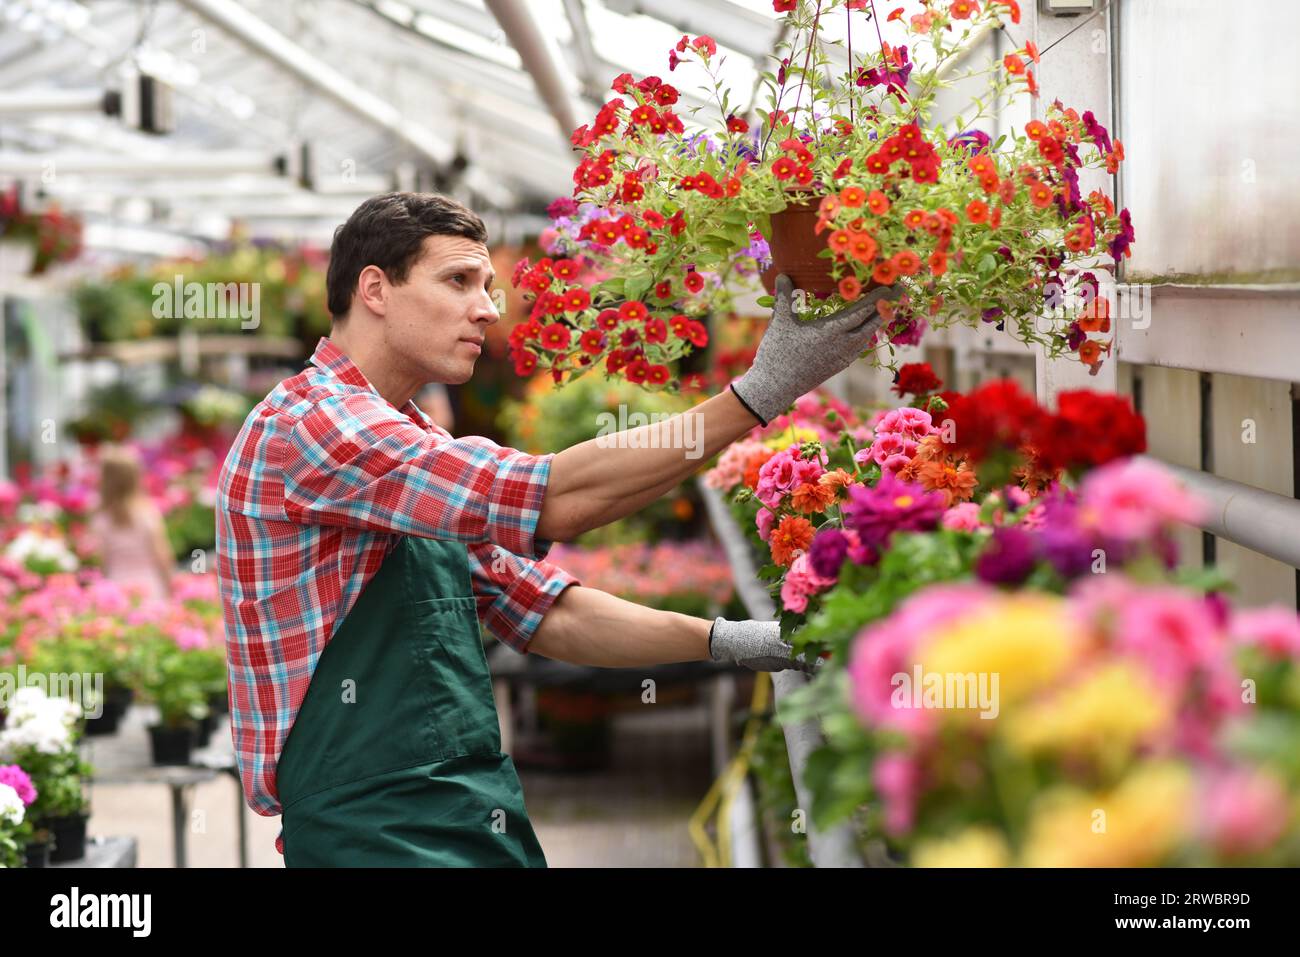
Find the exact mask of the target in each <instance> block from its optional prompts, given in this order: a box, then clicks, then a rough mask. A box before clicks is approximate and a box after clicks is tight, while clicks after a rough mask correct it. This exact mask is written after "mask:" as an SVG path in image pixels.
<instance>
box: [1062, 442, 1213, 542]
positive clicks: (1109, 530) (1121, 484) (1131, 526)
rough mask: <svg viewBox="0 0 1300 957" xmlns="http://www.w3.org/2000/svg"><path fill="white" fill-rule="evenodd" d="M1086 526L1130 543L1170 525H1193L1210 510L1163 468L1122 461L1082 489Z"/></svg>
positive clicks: (1087, 481)
mask: <svg viewBox="0 0 1300 957" xmlns="http://www.w3.org/2000/svg"><path fill="white" fill-rule="evenodd" d="M1079 499H1080V502H1081V503H1082V506H1083V508H1082V511H1081V514H1082V515H1083V517H1084V521H1085V522H1087V523H1089V524H1091V525H1092V526H1093V527H1096V528H1100V529H1101V530H1102V531H1103V532H1105V533H1106V534H1108V535H1112V536H1114V537H1115V538H1118V539H1121V540H1123V541H1127V542H1136V541H1142V540H1144V539H1148V538H1150V537H1151V536H1152V535H1154V534H1155V533H1156V532H1157V531H1158V530H1160V529H1161V528H1162V527H1164V526H1165V525H1169V524H1173V523H1186V524H1189V525H1194V524H1196V523H1197V522H1199V521H1200V520H1201V518H1202V516H1203V515H1204V513H1205V504H1204V503H1203V502H1202V501H1201V500H1200V499H1199V498H1197V497H1196V496H1194V495H1192V494H1190V493H1189V492H1187V490H1186V489H1184V488H1183V486H1182V484H1181V483H1180V482H1179V481H1178V480H1177V479H1175V478H1174V477H1173V476H1172V475H1171V474H1170V473H1169V472H1167V471H1166V470H1164V469H1162V468H1161V467H1160V466H1159V465H1156V464H1154V463H1152V462H1148V461H1146V460H1141V459H1121V460H1119V461H1116V462H1112V463H1110V464H1109V465H1104V466H1102V467H1101V468H1099V469H1095V470H1093V471H1092V472H1089V473H1088V475H1087V476H1086V477H1085V478H1084V480H1083V484H1082V486H1081V487H1080V489H1079Z"/></svg>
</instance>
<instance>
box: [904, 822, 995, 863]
mask: <svg viewBox="0 0 1300 957" xmlns="http://www.w3.org/2000/svg"><path fill="white" fill-rule="evenodd" d="M1010 863H1011V852H1010V850H1009V849H1008V848H1007V842H1006V840H1005V839H1004V838H1003V837H1002V834H1001V832H1000V831H997V830H995V829H994V828H991V827H988V826H987V825H983V824H977V825H974V826H973V827H968V828H966V830H964V831H962V832H961V833H960V834H958V835H957V836H955V837H949V838H943V839H942V840H934V841H923V842H921V843H919V844H917V846H916V850H915V851H913V852H912V865H913V866H914V867H1007V866H1008V865H1009V864H1010Z"/></svg>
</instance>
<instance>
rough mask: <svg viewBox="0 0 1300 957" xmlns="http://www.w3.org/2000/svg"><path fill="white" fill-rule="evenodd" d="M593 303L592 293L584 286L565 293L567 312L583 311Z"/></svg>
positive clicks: (565, 309) (565, 308)
mask: <svg viewBox="0 0 1300 957" xmlns="http://www.w3.org/2000/svg"><path fill="white" fill-rule="evenodd" d="M590 305H591V294H590V293H589V292H587V290H585V289H583V288H582V287H578V288H575V289H570V290H569V291H568V292H566V293H565V294H564V311H565V312H582V310H584V309H586V308H587V307H588V306H590Z"/></svg>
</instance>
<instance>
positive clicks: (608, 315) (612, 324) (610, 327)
mask: <svg viewBox="0 0 1300 957" xmlns="http://www.w3.org/2000/svg"><path fill="white" fill-rule="evenodd" d="M618 323H619V315H618V310H617V309H602V310H601V311H600V313H599V314H598V315H597V316H596V325H597V327H598V328H601V329H605V330H607V331H609V332H613V331H614V330H615V329H617V328H618Z"/></svg>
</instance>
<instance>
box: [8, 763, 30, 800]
mask: <svg viewBox="0 0 1300 957" xmlns="http://www.w3.org/2000/svg"><path fill="white" fill-rule="evenodd" d="M0 784H7V785H9V786H10V787H11V788H13V789H14V790H15V791H17V792H18V797H19V799H20V800H21V801H22V802H23V804H25V805H30V804H31V803H32V802H33V801H35V800H36V788H35V786H34V785H33V784H32V779H31V777H29V776H28V774H27V772H26V771H24V770H23V769H22V768H20V767H19V766H18V765H16V764H0Z"/></svg>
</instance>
